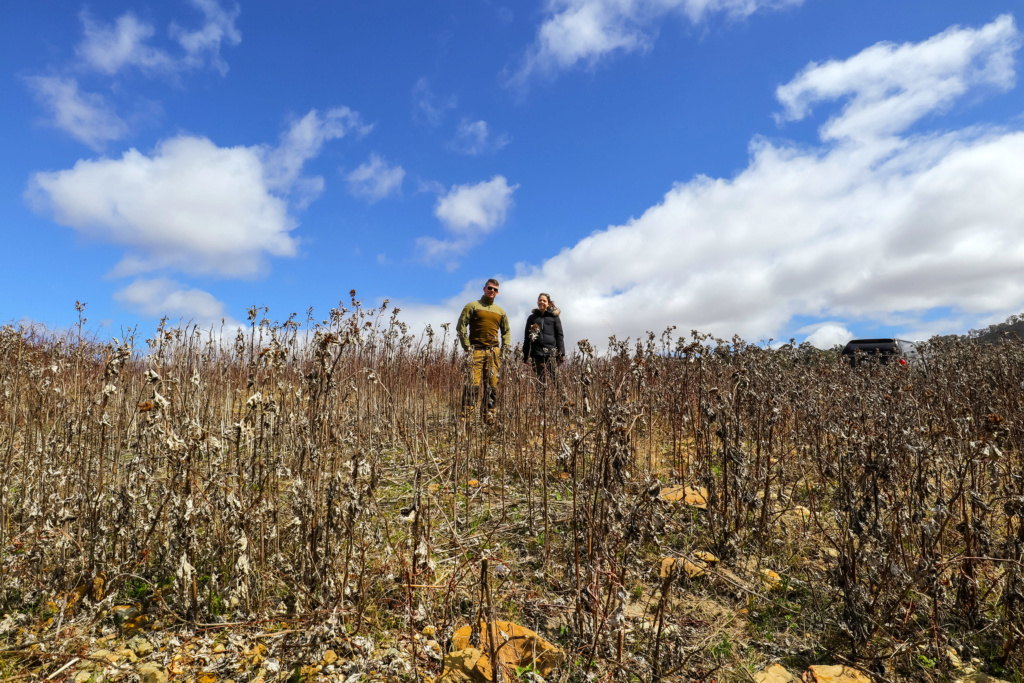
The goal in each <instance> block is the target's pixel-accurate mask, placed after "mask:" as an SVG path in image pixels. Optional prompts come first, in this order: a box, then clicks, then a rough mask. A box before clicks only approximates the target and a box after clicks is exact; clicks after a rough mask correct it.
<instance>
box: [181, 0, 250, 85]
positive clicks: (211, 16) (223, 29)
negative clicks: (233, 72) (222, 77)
mask: <svg viewBox="0 0 1024 683" xmlns="http://www.w3.org/2000/svg"><path fill="white" fill-rule="evenodd" d="M191 1H192V4H193V5H195V6H196V7H197V8H198V9H199V10H200V11H201V12H202V13H203V18H204V19H205V20H206V22H205V23H204V24H203V25H202V27H200V28H198V29H196V30H194V31H189V30H187V29H183V28H181V27H179V26H177V25H176V24H172V25H171V35H173V36H174V37H175V38H176V39H177V40H178V43H179V44H180V45H181V47H182V48H183V49H184V50H185V57H184V60H183V62H184V64H185V65H186V66H189V67H193V68H195V67H201V66H203V65H205V64H206V63H207V62H209V64H210V65H211V66H212V67H213V68H215V69H217V70H218V71H220V72H221V73H222V74H225V73H227V71H228V65H227V63H225V62H224V59H223V58H222V57H221V56H220V47H221V44H222V43H227V44H229V45H238V44H239V43H241V42H242V34H241V32H240V31H239V30H238V29H237V28H236V27H235V20H236V19H237V18H238V14H239V12H240V10H239V7H238V5H235V6H234V7H233V8H232V9H230V10H227V9H224V7H222V6H221V4H220V2H219V1H218V0H191Z"/></svg>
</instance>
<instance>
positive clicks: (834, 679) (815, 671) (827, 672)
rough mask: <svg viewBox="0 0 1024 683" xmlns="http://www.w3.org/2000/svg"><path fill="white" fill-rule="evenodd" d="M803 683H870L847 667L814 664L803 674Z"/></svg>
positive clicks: (858, 672)
mask: <svg viewBox="0 0 1024 683" xmlns="http://www.w3.org/2000/svg"><path fill="white" fill-rule="evenodd" d="M803 679H804V681H805V683H871V679H870V678H868V677H867V676H865V675H864V674H862V673H861V672H860V671H857V670H856V669H852V668H850V667H848V666H838V665H837V666H821V665H819V664H815V665H814V666H811V667H808V670H807V671H806V672H804V675H803Z"/></svg>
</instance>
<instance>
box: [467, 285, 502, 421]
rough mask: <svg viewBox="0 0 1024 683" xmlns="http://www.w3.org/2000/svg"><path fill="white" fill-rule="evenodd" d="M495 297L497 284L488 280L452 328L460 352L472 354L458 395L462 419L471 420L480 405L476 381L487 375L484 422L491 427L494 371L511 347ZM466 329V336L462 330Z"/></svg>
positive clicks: (495, 385) (495, 393)
mask: <svg viewBox="0 0 1024 683" xmlns="http://www.w3.org/2000/svg"><path fill="white" fill-rule="evenodd" d="M496 296H498V281H497V280H495V279H494V278H491V279H490V280H488V281H487V283H486V284H484V295H483V296H482V297H480V298H479V299H478V300H476V301H470V302H469V303H468V304H466V307H465V308H463V309H462V315H460V316H459V323H458V325H456V327H455V332H456V334H458V335H459V343H461V344H462V348H463V350H465V351H466V352H467V353H470V354H472V371H471V373H470V378H469V380H470V381H469V383H468V386H467V387H466V388H465V389H464V390H463V392H462V416H463V418H464V419H466V420H472V419H473V413H474V412H475V411H476V406H477V404H478V403H479V402H480V382H481V380H482V379H483V376H484V375H485V374H486V375H487V387H486V389H485V394H484V395H485V397H486V398H485V400H486V402H487V412H486V413H485V414H484V422H486V423H487V424H494V413H495V408H496V406H497V398H498V370H499V369H500V368H501V357H500V354H501V353H503V352H505V351H507V350H508V348H509V347H510V345H511V344H512V333H511V328H510V327H509V324H508V316H507V315H505V311H504V310H503V309H502V308H501V306H498V305H496V304H495V303H494V297H496ZM467 327H468V328H469V333H468V334H467V332H466V328H467Z"/></svg>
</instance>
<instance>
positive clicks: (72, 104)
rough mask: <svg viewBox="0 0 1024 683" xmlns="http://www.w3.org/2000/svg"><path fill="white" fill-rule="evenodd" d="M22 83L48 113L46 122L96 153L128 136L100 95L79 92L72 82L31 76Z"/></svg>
mask: <svg viewBox="0 0 1024 683" xmlns="http://www.w3.org/2000/svg"><path fill="white" fill-rule="evenodd" d="M25 80H26V82H27V83H28V86H29V88H31V89H32V91H33V92H34V93H35V95H36V97H37V98H38V99H39V101H40V102H41V103H42V104H43V106H44V107H46V108H47V109H48V110H49V111H50V112H51V117H50V118H49V119H48V120H47V123H48V124H50V125H52V126H54V127H56V128H59V129H61V130H63V131H64V132H66V133H67V134H68V135H70V136H71V137H73V138H74V139H76V140H78V141H79V142H81V143H84V144H85V145H88V146H89V147H91V148H92V149H94V150H96V151H99V150H101V149H103V147H104V146H105V145H106V143H108V142H110V141H112V140H119V139H121V138H122V137H124V136H125V135H126V134H127V132H128V125H127V124H126V123H125V122H124V121H123V120H121V118H120V117H119V116H118V115H117V114H116V113H115V112H114V109H113V107H111V106H110V105H109V104H108V103H107V101H106V100H105V99H103V97H102V96H100V95H97V94H94V93H86V92H82V91H80V90H79V89H78V82H77V81H76V80H75V79H73V78H61V77H59V76H33V77H29V78H26V79H25Z"/></svg>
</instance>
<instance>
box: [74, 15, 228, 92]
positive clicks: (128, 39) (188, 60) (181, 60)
mask: <svg viewBox="0 0 1024 683" xmlns="http://www.w3.org/2000/svg"><path fill="white" fill-rule="evenodd" d="M191 4H192V5H194V6H195V7H196V8H197V9H198V10H199V11H200V12H202V14H203V19H204V23H203V24H202V26H200V27H199V28H197V29H194V30H189V29H185V28H182V27H181V26H179V25H178V24H176V23H174V24H171V27H170V34H171V36H172V37H173V38H175V39H176V41H177V43H178V46H179V47H180V48H181V50H182V52H181V54H178V55H172V54H171V53H169V52H168V51H167V50H164V49H161V48H158V47H154V46H153V45H150V44H149V42H150V40H151V39H152V38H153V36H154V35H155V34H156V29H155V28H154V27H153V25H152V24H149V23H146V22H144V21H142V20H140V19H139V18H138V17H136V16H135V15H134V14H133V13H131V12H126V13H125V14H123V15H121V16H120V17H118V18H117V19H116V20H115V21H114V22H113V23H110V24H104V23H101V22H99V21H97V20H95V19H94V18H93V17H92V16H91V15H90V14H89V13H88V12H86V11H83V12H82V14H81V19H82V25H83V38H82V42H81V43H80V44H79V45H78V46H77V47H76V48H75V53H76V54H77V55H78V57H79V59H81V60H82V62H83V63H84V64H85V65H86V66H88V67H90V68H92V69H94V70H96V71H99V72H101V73H104V74H107V75H113V74H116V73H117V72H119V71H121V70H122V69H126V68H129V67H134V68H137V69H139V70H141V71H142V72H144V73H149V74H153V73H159V72H176V71H181V70H184V69H195V68H202V67H204V66H207V65H209V66H211V67H212V68H214V69H216V70H218V71H220V72H221V73H222V74H223V73H227V64H226V63H225V62H224V60H223V58H222V57H221V55H220V48H221V45H222V44H223V43H227V44H229V45H237V44H239V43H240V42H241V40H242V34H241V33H240V32H239V31H238V29H237V28H236V27H235V20H236V19H237V18H238V14H239V8H238V6H237V5H236V6H235V7H234V8H232V9H231V10H226V9H224V7H222V6H221V5H220V3H219V2H218V1H217V0H191Z"/></svg>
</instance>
